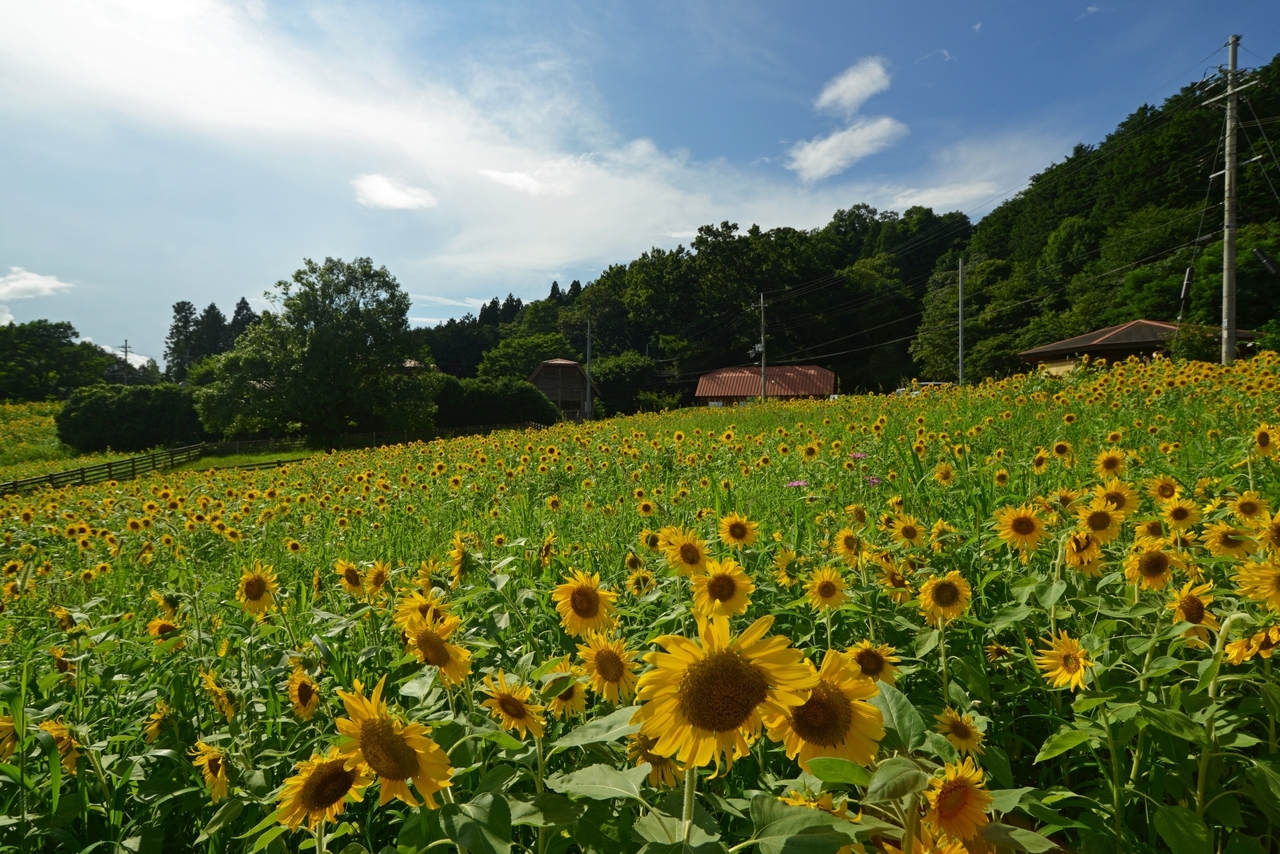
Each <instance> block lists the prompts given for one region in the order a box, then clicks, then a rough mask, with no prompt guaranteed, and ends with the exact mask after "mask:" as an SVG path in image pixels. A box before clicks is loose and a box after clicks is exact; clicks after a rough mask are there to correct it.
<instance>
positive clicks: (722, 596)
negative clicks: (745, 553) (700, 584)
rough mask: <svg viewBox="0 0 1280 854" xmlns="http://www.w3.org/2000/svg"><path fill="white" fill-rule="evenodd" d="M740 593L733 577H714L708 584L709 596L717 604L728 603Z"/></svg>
mask: <svg viewBox="0 0 1280 854" xmlns="http://www.w3.org/2000/svg"><path fill="white" fill-rule="evenodd" d="M737 592H738V585H737V584H735V583H734V581H733V576H731V575H713V576H712V577H711V580H710V581H708V582H707V595H708V596H710V597H711V598H712V599H715V600H716V601H717V602H728V601H729V600H730V599H732V598H733V594H735V593H737Z"/></svg>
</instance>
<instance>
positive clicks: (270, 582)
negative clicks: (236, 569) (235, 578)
mask: <svg viewBox="0 0 1280 854" xmlns="http://www.w3.org/2000/svg"><path fill="white" fill-rule="evenodd" d="M279 589H280V582H279V581H278V580H277V578H276V572H275V569H274V568H273V567H270V566H264V565H263V563H262V561H260V560H255V561H254V562H253V569H245V570H243V571H242V572H241V575H240V586H239V587H237V588H236V601H237V602H239V603H240V604H241V606H243V607H244V609H245V611H247V612H248V613H250V614H253V615H254V616H255V617H260V616H262V615H263V614H265V613H267V611H270V610H271V609H272V608H273V607H275V603H276V598H275V594H276V591H278V590H279Z"/></svg>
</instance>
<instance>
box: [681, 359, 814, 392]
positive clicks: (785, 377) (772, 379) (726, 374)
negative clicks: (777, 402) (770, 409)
mask: <svg viewBox="0 0 1280 854" xmlns="http://www.w3.org/2000/svg"><path fill="white" fill-rule="evenodd" d="M765 379H766V380H768V382H769V396H770V397H817V396H822V397H825V396H827V395H829V394H831V393H832V392H834V391H835V388H836V375H835V374H833V373H832V372H831V371H828V370H827V369H826V368H820V367H818V366H817V365H778V366H776V367H774V366H766V367H765ZM759 395H760V368H759V367H748V368H721V369H720V370H718V371H712V372H711V373H709V374H703V375H702V376H701V377H700V378H699V379H698V390H697V391H695V392H694V397H759Z"/></svg>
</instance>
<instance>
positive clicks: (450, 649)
mask: <svg viewBox="0 0 1280 854" xmlns="http://www.w3.org/2000/svg"><path fill="white" fill-rule="evenodd" d="M460 625H462V621H461V620H459V619H458V618H457V617H454V616H452V615H449V614H442V615H441V616H440V617H438V618H436V619H434V620H431V619H427V618H426V617H414V619H413V620H411V621H410V623H409V625H408V626H406V627H405V629H404V634H405V638H406V639H407V641H406V650H405V651H406V652H407V653H409V654H411V655H415V656H417V658H418V661H419V662H421V663H423V664H428V665H430V666H432V667H434V668H436V670H437V671H438V672H439V674H440V678H441V679H443V680H444V682H445V684H446V685H461V684H462V683H463V681H465V680H466V678H467V675H468V674H469V673H471V651H470V650H468V649H467V648H466V647H461V646H457V645H456V644H451V643H449V642H448V640H449V638H450V637H451V636H452V635H453V633H454V631H455V630H456V629H457V628H458V626H460Z"/></svg>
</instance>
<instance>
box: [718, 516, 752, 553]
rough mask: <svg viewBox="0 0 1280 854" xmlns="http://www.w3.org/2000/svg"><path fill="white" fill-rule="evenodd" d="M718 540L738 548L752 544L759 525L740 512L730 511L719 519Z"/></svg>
mask: <svg viewBox="0 0 1280 854" xmlns="http://www.w3.org/2000/svg"><path fill="white" fill-rule="evenodd" d="M719 531H720V542H722V543H724V544H725V545H726V546H729V547H730V548H735V549H740V548H743V547H744V546H750V545H753V544H754V543H755V541H756V536H757V535H758V534H759V531H760V526H759V525H758V524H757V523H755V522H752V521H751V520H750V519H748V518H747V517H746V516H743V515H742V514H741V513H730V514H729V515H728V516H724V517H723V518H721V519H720V526H719Z"/></svg>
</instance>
